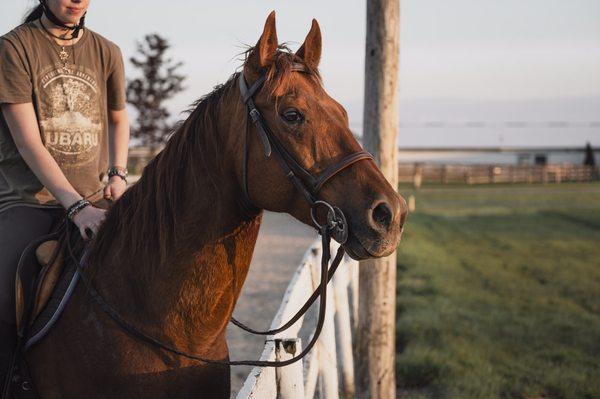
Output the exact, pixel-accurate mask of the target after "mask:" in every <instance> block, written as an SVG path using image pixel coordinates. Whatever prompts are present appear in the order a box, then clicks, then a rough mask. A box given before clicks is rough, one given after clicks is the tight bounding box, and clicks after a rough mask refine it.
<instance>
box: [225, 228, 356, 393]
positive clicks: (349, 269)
mask: <svg viewBox="0 0 600 399" xmlns="http://www.w3.org/2000/svg"><path fill="white" fill-rule="evenodd" d="M321 245H322V244H321V241H320V240H317V241H315V243H314V244H313V245H311V247H310V248H309V249H308V251H307V252H306V254H305V255H304V258H303V260H302V262H301V264H300V266H299V267H298V269H296V272H295V273H294V275H293V276H292V279H291V281H290V283H289V285H288V287H287V289H286V292H285V295H284V297H283V300H282V302H281V305H280V306H279V310H278V311H277V314H276V315H275V318H274V319H273V321H272V323H271V329H273V328H276V327H279V326H280V325H282V324H283V323H284V322H286V321H287V320H289V319H290V318H291V317H292V316H293V315H294V314H295V313H296V312H297V311H298V309H300V307H301V306H302V305H303V304H304V302H305V301H306V299H308V297H309V296H310V295H311V294H312V293H313V291H314V290H315V289H316V288H317V286H318V285H319V283H320V275H321V271H320V259H321V253H322V247H321ZM337 247H338V244H337V243H335V242H332V244H331V252H332V253H335V251H336V250H337ZM357 315H358V262H356V261H354V260H352V259H350V258H348V257H347V256H345V257H344V259H343V260H342V262H341V264H340V265H339V267H338V270H337V271H336V273H335V275H334V276H333V279H332V282H331V283H330V284H329V286H328V287H327V313H326V318H325V324H324V325H323V330H322V332H321V335H320V337H319V340H318V341H317V344H316V345H315V346H314V348H313V350H312V351H311V352H310V353H309V354H308V355H307V356H306V357H305V358H304V359H302V360H301V361H298V362H296V363H294V364H291V365H289V366H286V367H280V368H272V367H265V368H261V367H255V368H253V369H252V371H251V372H250V374H249V375H248V377H247V378H246V381H245V382H244V385H243V387H242V389H241V390H240V391H239V393H238V395H237V397H236V398H237V399H248V398H256V399H271V398H285V399H288V398H289V399H305V398H307V399H308V398H314V397H315V395H316V394H317V393H318V395H319V397H320V398H324V399H337V398H339V393H340V392H342V393H343V394H344V395H345V396H346V397H352V396H354V363H353V358H352V334H353V332H354V326H355V322H356V320H357ZM303 323H304V317H302V318H300V319H299V320H298V321H297V322H296V323H295V324H294V325H293V326H292V327H290V328H289V329H288V330H286V331H284V332H281V333H279V334H276V335H274V336H269V337H267V340H266V342H265V347H264V349H263V351H262V354H261V357H260V359H261V360H285V359H289V358H291V357H293V356H295V355H297V354H298V353H300V352H301V351H302V348H301V342H300V338H299V333H300V328H301V327H302V325H303ZM313 332H314V331H313ZM311 337H312V333H311Z"/></svg>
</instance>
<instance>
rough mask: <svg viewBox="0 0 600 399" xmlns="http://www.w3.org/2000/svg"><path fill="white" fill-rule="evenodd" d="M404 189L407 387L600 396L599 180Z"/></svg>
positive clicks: (400, 335) (401, 282)
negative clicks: (408, 201)
mask: <svg viewBox="0 0 600 399" xmlns="http://www.w3.org/2000/svg"><path fill="white" fill-rule="evenodd" d="M401 192H402V193H403V194H404V195H405V196H408V195H410V194H414V195H415V196H416V204H417V211H416V212H415V213H414V214H412V215H410V216H409V220H408V223H407V227H406V234H405V236H404V238H403V241H402V244H401V245H400V248H399V251H398V267H399V270H398V301H397V303H398V318H397V353H398V356H397V381H398V388H399V389H398V391H399V393H400V395H401V396H402V397H408V398H420V397H423V398H438V397H442V398H446V397H447V398H597V397H600V360H599V359H600V185H599V184H587V185H586V184H562V185H547V186H544V185H522V186H485V187H467V186H465V187H456V186H454V187H442V186H439V187H431V188H424V189H421V190H420V191H418V192H416V193H415V192H414V191H412V190H410V189H406V190H403V189H402V188H401Z"/></svg>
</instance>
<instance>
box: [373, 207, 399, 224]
mask: <svg viewBox="0 0 600 399" xmlns="http://www.w3.org/2000/svg"><path fill="white" fill-rule="evenodd" d="M371 217H372V219H373V222H375V225H376V226H377V227H383V228H385V229H388V228H389V227H390V224H391V223H392V219H393V217H394V215H393V213H392V210H391V209H390V206H389V205H388V203H387V202H381V203H380V204H379V205H377V206H376V207H375V208H373V213H372V214H371Z"/></svg>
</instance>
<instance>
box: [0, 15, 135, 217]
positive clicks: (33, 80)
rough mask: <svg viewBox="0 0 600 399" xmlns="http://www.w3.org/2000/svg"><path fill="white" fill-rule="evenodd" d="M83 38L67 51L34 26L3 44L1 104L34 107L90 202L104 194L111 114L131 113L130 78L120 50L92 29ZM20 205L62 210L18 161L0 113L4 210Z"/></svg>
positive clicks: (0, 204) (50, 144) (46, 136)
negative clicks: (128, 105)
mask: <svg viewBox="0 0 600 399" xmlns="http://www.w3.org/2000/svg"><path fill="white" fill-rule="evenodd" d="M82 34H83V36H81V38H80V39H79V41H78V42H76V43H75V44H73V45H70V46H64V50H63V47H62V46H60V45H58V44H57V43H56V42H55V41H54V40H53V39H51V38H50V36H48V35H47V33H46V32H45V31H44V30H43V29H41V28H40V27H39V25H38V24H37V23H36V22H31V23H27V24H23V25H21V26H19V27H17V28H15V29H14V30H12V31H11V32H9V33H7V34H6V35H4V36H2V37H0V104H3V103H13V104H18V103H28V102H32V103H33V106H34V108H35V112H36V114H37V121H38V125H39V128H40V134H41V139H42V142H43V143H44V146H45V147H46V148H47V149H48V151H49V152H50V154H51V155H52V157H54V159H55V160H56V162H57V163H58V165H59V166H60V168H61V170H62V171H63V173H64V174H65V176H66V177H67V179H68V180H69V182H70V183H71V184H72V185H73V187H74V188H75V189H76V190H77V191H78V192H79V194H81V195H82V196H89V195H91V194H94V193H95V192H97V191H98V190H99V189H101V188H102V182H101V180H102V177H103V174H104V173H105V172H106V170H107V168H108V119H107V114H108V112H107V109H111V110H121V109H123V108H124V107H125V76H124V67H123V58H122V55H121V51H120V49H119V47H117V46H116V45H115V44H114V43H112V42H110V41H109V40H107V39H105V38H104V37H102V36H100V35H99V34H97V33H95V32H93V31H91V30H89V29H85V30H84V31H83V32H82ZM61 53H62V54H61ZM61 56H62V57H61ZM100 197H101V194H100ZM15 203H26V204H31V205H34V206H57V205H58V206H59V205H60V204H59V203H58V201H57V200H56V199H55V198H54V196H53V195H52V194H51V193H50V192H49V191H48V189H46V188H45V187H44V186H43V185H42V183H41V182H40V181H39V180H38V179H37V177H36V176H35V175H34V174H33V172H32V171H31V169H30V168H29V167H28V166H27V164H26V163H25V161H24V160H23V158H22V157H21V155H20V154H19V152H18V150H17V148H16V146H15V143H14V141H13V139H12V136H11V133H10V131H9V129H8V126H7V124H6V121H5V119H4V116H3V115H2V113H1V112H0V210H2V209H3V208H5V207H7V206H9V205H11V204H15Z"/></svg>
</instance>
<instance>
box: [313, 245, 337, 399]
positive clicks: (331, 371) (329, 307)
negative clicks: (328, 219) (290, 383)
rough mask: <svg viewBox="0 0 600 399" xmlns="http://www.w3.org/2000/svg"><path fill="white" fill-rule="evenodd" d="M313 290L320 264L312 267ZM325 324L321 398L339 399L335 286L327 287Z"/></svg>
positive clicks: (318, 279)
mask: <svg viewBox="0 0 600 399" xmlns="http://www.w3.org/2000/svg"><path fill="white" fill-rule="evenodd" d="M337 245H338V244H337V243H332V245H331V253H335V252H336V251H337ZM312 278H313V288H315V289H316V288H317V286H318V285H319V283H320V282H321V268H320V264H319V263H318V262H315V263H314V264H313V265H312ZM325 309H326V313H325V322H324V323H323V330H321V335H320V336H319V340H318V341H317V344H316V347H317V348H318V353H319V377H320V378H319V381H320V383H321V384H322V388H323V392H322V395H321V398H324V399H338V398H339V380H338V374H337V370H338V366H337V353H336V346H335V321H334V313H335V296H334V292H333V286H332V285H331V284H328V285H327V304H326V306H325Z"/></svg>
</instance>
